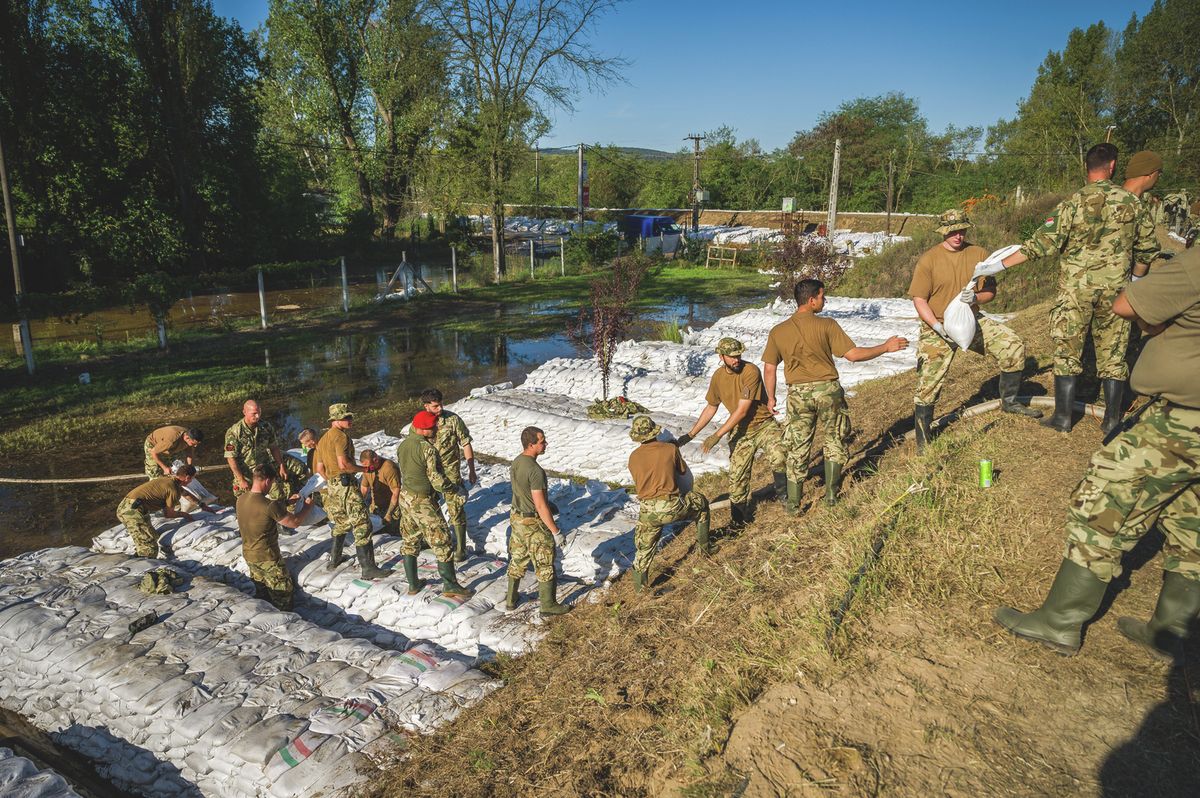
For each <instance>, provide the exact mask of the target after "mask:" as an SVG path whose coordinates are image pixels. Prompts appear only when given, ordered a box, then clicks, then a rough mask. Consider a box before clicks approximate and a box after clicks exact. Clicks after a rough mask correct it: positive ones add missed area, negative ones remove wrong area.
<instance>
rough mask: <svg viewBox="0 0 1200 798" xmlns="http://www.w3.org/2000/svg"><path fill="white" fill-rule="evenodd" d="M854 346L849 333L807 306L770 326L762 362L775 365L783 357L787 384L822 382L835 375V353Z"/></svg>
mask: <svg viewBox="0 0 1200 798" xmlns="http://www.w3.org/2000/svg"><path fill="white" fill-rule="evenodd" d="M853 348H854V342H853V341H851V340H850V336H848V335H846V333H845V331H844V330H843V329H842V327H841V325H840V324H838V323H837V322H836V321H834V320H833V319H827V318H825V317H823V316H818V315H816V314H815V313H812V312H811V311H807V310H806V311H804V312H803V313H802V312H800V311H796V312H795V313H793V314H792V316H791V318H789V319H788V320H787V321H785V322H781V323H779V324H776V325H775V326H774V327H772V328H771V332H770V333H769V334H768V335H767V348H766V349H764V350H763V362H764V363H770V364H771V365H778V364H779V362H780V361H782V362H783V376H784V378H785V379H786V380H787V384H788V385H798V384H800V383H804V382H825V381H827V380H836V379H837V378H838V372H837V367H836V366H834V365H833V359H834V357H841V356H842V355H844V354H846V353H847V352H849V351H850V350H851V349H853Z"/></svg>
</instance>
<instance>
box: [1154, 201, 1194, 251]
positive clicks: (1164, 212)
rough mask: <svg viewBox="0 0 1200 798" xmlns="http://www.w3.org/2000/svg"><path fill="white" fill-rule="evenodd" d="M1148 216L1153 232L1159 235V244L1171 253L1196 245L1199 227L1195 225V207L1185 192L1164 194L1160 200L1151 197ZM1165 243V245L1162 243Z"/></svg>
mask: <svg viewBox="0 0 1200 798" xmlns="http://www.w3.org/2000/svg"><path fill="white" fill-rule="evenodd" d="M1150 199H1151V203H1150V216H1151V218H1152V219H1153V220H1154V230H1155V232H1156V233H1158V234H1159V243H1161V244H1163V246H1164V248H1166V247H1168V246H1169V247H1170V250H1171V251H1172V252H1178V251H1180V250H1181V249H1187V248H1189V247H1191V246H1193V245H1195V243H1196V237H1197V234H1198V233H1200V225H1197V219H1196V216H1197V213H1196V206H1197V205H1200V203H1195V204H1193V203H1192V198H1191V196H1190V195H1189V194H1188V192H1186V191H1172V192H1171V193H1170V194H1164V195H1163V198H1162V200H1158V199H1157V198H1156V197H1151V198H1150ZM1164 242H1165V243H1164Z"/></svg>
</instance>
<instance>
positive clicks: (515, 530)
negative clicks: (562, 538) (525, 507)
mask: <svg viewBox="0 0 1200 798" xmlns="http://www.w3.org/2000/svg"><path fill="white" fill-rule="evenodd" d="M508 520H509V522H510V523H511V524H512V534H511V535H509V537H508V578H509V579H520V578H521V577H522V576H524V575H525V569H526V568H528V567H529V563H530V561H532V562H533V572H534V574H536V575H537V580H538V581H539V582H549V581H550V580H551V579H553V578H554V536H553V535H551V534H550V530H549V529H547V528H546V525H545V524H544V523H542V519H540V518H537V517H534V518H526V517H525V516H521V515H517V514H516V513H510V514H509V516H508Z"/></svg>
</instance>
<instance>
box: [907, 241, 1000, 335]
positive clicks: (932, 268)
mask: <svg viewBox="0 0 1200 798" xmlns="http://www.w3.org/2000/svg"><path fill="white" fill-rule="evenodd" d="M990 254H992V253H990V252H988V251H987V250H986V249H984V248H983V247H977V246H975V245H974V244H967V245H966V246H965V247H963V248H962V249H960V250H959V251H958V252H951V251H950V250H948V249H946V248H945V247H944V246H942V245H941V244H937V245H935V246H932V247H930V248H929V249H927V250H925V254H924V255H922V256H921V257H920V258H918V259H917V267H916V268H915V269H913V276H912V282H911V283H909V286H908V295H909V296H911V297H916V298H918V299H924V300H927V301H928V302H929V309H930V310H932V311H933V315H934V316H936V317H937V320H938V321H945V318H943V314H944V313H945V312H946V306H947V305H949V304H950V300H952V299H954V297H956V296H958V295H959V294H961V293H962V290H963V288H964V287H965V286H966V284H967V283H968V282H970V280H971V275H972V274H974V273H975V267H976V266H978V265H979V261H981V260H986V259H987V257H988V255H990ZM975 290H976V291H995V290H996V281H995V280H994V279H992V278H991V277H981V278H979V280H976V281H975Z"/></svg>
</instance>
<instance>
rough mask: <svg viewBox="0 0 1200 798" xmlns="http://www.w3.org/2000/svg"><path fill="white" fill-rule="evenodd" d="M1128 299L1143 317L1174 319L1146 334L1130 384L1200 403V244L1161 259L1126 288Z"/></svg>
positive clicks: (1198, 405)
mask: <svg viewBox="0 0 1200 798" xmlns="http://www.w3.org/2000/svg"><path fill="white" fill-rule="evenodd" d="M1125 298H1126V299H1128V300H1129V304H1130V305H1131V306H1132V307H1133V309H1134V311H1135V312H1136V313H1137V314H1138V316H1139V317H1140V318H1141V319H1142V320H1143V321H1145V322H1147V323H1149V324H1162V323H1163V322H1166V321H1169V322H1170V324H1168V325H1167V329H1165V330H1163V331H1162V332H1161V333H1159V334H1158V335H1155V336H1151V337H1150V338H1148V339H1146V345H1145V346H1144V347H1143V348H1142V354H1141V355H1140V356H1139V357H1138V360H1137V363H1136V364H1135V365H1134V367H1133V374H1132V375H1130V379H1129V384H1130V385H1132V386H1133V389H1134V390H1135V391H1137V392H1138V393H1140V394H1144V395H1146V396H1154V395H1156V394H1161V395H1162V397H1163V398H1164V399H1166V400H1167V401H1170V402H1174V403H1175V404H1177V405H1184V406H1185V407H1194V408H1200V248H1198V247H1192V248H1191V249H1187V250H1184V251H1183V252H1181V253H1179V254H1178V255H1176V256H1175V257H1173V258H1171V260H1169V261H1160V262H1159V263H1158V264H1156V265H1155V267H1154V268H1153V269H1151V270H1150V274H1148V275H1147V276H1146V277H1145V278H1143V279H1141V280H1138V281H1137V282H1136V283H1131V284H1130V285H1129V287H1128V288H1126V289H1125Z"/></svg>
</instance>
